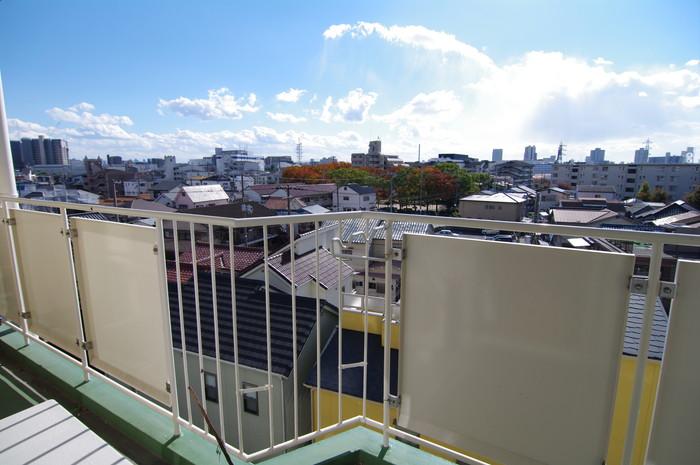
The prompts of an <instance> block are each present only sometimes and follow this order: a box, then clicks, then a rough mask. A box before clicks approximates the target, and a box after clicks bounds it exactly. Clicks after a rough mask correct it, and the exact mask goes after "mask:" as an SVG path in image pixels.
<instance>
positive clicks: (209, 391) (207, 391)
mask: <svg viewBox="0 0 700 465" xmlns="http://www.w3.org/2000/svg"><path fill="white" fill-rule="evenodd" d="M204 397H205V398H206V399H207V400H208V401H210V402H219V390H218V388H217V386H216V375H215V374H214V373H209V372H206V371H205V372H204Z"/></svg>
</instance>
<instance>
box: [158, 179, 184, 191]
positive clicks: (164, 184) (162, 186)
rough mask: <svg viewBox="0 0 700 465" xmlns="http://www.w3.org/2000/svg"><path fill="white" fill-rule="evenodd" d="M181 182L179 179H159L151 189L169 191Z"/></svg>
mask: <svg viewBox="0 0 700 465" xmlns="http://www.w3.org/2000/svg"><path fill="white" fill-rule="evenodd" d="M182 185H183V184H182V183H181V182H180V181H168V180H163V181H159V182H157V183H155V184H153V185H152V186H151V190H152V191H161V192H162V191H170V190H173V189H175V188H176V187H178V186H182Z"/></svg>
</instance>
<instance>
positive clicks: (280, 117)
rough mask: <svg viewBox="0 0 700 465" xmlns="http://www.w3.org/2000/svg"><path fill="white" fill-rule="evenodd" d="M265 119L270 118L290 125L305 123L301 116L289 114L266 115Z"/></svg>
mask: <svg viewBox="0 0 700 465" xmlns="http://www.w3.org/2000/svg"><path fill="white" fill-rule="evenodd" d="M267 117H268V118H270V119H271V120H273V121H278V122H280V123H292V124H297V123H304V122H306V118H304V117H303V116H294V115H291V114H289V113H270V112H268V113H267Z"/></svg>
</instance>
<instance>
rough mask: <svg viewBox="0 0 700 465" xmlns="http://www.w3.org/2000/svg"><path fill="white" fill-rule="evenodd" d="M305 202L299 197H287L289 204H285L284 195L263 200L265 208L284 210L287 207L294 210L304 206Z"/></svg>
mask: <svg viewBox="0 0 700 465" xmlns="http://www.w3.org/2000/svg"><path fill="white" fill-rule="evenodd" d="M305 206H306V204H305V203H304V202H302V201H301V200H300V199H295V198H291V199H289V204H287V198H286V197H284V198H283V197H270V198H269V199H267V201H265V208H268V209H270V210H286V209H287V207H289V209H290V210H292V211H296V210H301V209H302V208H304V207H305Z"/></svg>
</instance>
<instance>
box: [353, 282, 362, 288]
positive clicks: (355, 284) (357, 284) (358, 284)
mask: <svg viewBox="0 0 700 465" xmlns="http://www.w3.org/2000/svg"><path fill="white" fill-rule="evenodd" d="M362 286H363V284H362V281H353V282H352V287H362Z"/></svg>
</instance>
